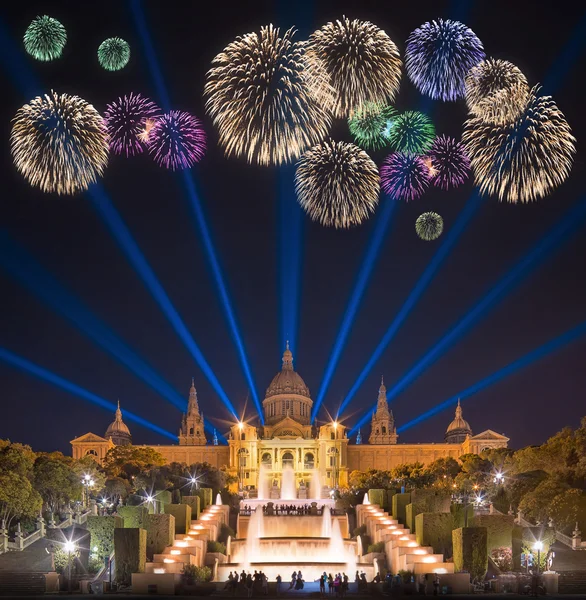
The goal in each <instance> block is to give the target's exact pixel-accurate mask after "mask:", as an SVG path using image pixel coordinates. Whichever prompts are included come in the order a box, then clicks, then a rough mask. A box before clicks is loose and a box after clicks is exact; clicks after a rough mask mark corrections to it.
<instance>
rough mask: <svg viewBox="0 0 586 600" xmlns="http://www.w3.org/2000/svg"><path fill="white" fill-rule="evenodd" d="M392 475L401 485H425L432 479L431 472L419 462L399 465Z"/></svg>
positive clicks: (417, 486)
mask: <svg viewBox="0 0 586 600" xmlns="http://www.w3.org/2000/svg"><path fill="white" fill-rule="evenodd" d="M391 476H392V477H393V479H395V480H396V481H397V482H398V483H400V484H401V485H404V486H406V487H411V488H413V487H414V488H420V487H425V486H427V485H429V484H430V483H431V481H432V475H431V474H430V472H429V471H428V470H427V469H426V468H425V467H424V466H423V464H422V463H419V462H415V463H406V464H403V465H397V466H396V467H395V468H394V469H393V470H392V471H391Z"/></svg>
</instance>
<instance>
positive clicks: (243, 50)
mask: <svg viewBox="0 0 586 600" xmlns="http://www.w3.org/2000/svg"><path fill="white" fill-rule="evenodd" d="M294 34H295V30H294V29H289V30H288V31H287V32H285V34H284V35H283V36H282V37H281V36H280V35H279V29H277V28H275V27H273V26H272V25H269V26H268V27H262V28H261V30H260V33H249V34H246V35H244V36H241V37H238V38H237V39H236V40H235V41H234V42H232V43H231V44H229V45H228V46H227V47H226V48H225V49H224V51H223V52H221V53H220V54H218V55H217V56H216V57H215V58H214V60H213V61H212V68H211V69H210V70H209V71H208V74H207V80H206V84H205V89H204V95H205V96H206V108H207V111H208V113H209V114H210V115H211V117H212V119H213V121H214V124H215V125H216V126H217V127H218V129H219V134H220V145H221V146H223V147H224V149H225V152H226V154H227V155H228V156H244V157H246V159H247V160H248V161H249V162H258V163H259V164H262V165H269V164H280V163H284V162H290V161H291V160H293V159H296V158H298V157H299V156H300V155H301V154H302V153H303V152H304V151H305V150H306V149H307V148H309V147H310V146H312V145H313V144H316V143H317V142H319V141H320V140H321V139H323V138H324V137H325V136H326V135H327V133H328V130H329V128H330V125H331V118H330V114H329V112H328V110H327V106H328V105H330V104H331V99H330V100H328V97H329V98H331V96H332V91H331V87H330V86H329V84H328V82H327V77H326V75H325V73H323V71H321V70H320V69H314V70H312V71H310V70H309V69H308V59H307V52H306V44H305V43H300V42H294V41H293V36H294Z"/></svg>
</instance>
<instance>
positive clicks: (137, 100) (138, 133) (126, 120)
mask: <svg viewBox="0 0 586 600" xmlns="http://www.w3.org/2000/svg"><path fill="white" fill-rule="evenodd" d="M160 116H161V109H160V108H159V107H158V106H157V105H156V104H155V103H154V102H153V101H152V100H149V99H148V98H145V97H144V96H141V95H140V94H129V95H128V96H122V97H121V98H118V100H115V101H114V102H112V103H110V104H108V105H107V106H106V111H105V112H104V121H105V122H106V127H107V129H108V135H109V137H110V149H111V150H112V151H113V152H114V153H115V154H126V156H135V155H136V154H141V153H142V152H144V151H145V150H146V148H147V143H146V142H147V138H148V131H149V130H150V128H149V125H150V123H152V122H153V120H154V119H156V118H157V117H160Z"/></svg>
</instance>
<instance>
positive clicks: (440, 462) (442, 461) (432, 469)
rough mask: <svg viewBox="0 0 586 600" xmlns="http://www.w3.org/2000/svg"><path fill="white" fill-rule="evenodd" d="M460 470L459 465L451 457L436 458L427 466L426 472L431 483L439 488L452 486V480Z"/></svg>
mask: <svg viewBox="0 0 586 600" xmlns="http://www.w3.org/2000/svg"><path fill="white" fill-rule="evenodd" d="M460 470H461V466H460V463H459V462H458V461H457V460H456V459H455V458H452V457H451V456H448V457H445V458H438V459H437V460H434V461H433V462H432V463H430V464H429V465H427V471H428V472H429V474H430V475H431V478H432V480H433V481H435V483H436V484H438V485H439V486H441V487H448V486H451V485H452V481H453V479H454V478H455V477H456V476H457V475H458V473H459V472H460Z"/></svg>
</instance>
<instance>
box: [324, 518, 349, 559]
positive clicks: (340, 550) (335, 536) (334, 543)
mask: <svg viewBox="0 0 586 600" xmlns="http://www.w3.org/2000/svg"><path fill="white" fill-rule="evenodd" d="M324 512H325V510H324ZM328 513H329V509H328ZM345 554H346V548H345V545H344V538H343V537H342V530H341V529H340V523H339V522H338V519H334V522H333V523H332V525H331V535H330V547H329V549H328V558H329V560H331V561H333V562H335V561H336V560H340V559H342V560H341V561H340V562H346V561H345V560H344V559H343V558H342V557H345Z"/></svg>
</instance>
